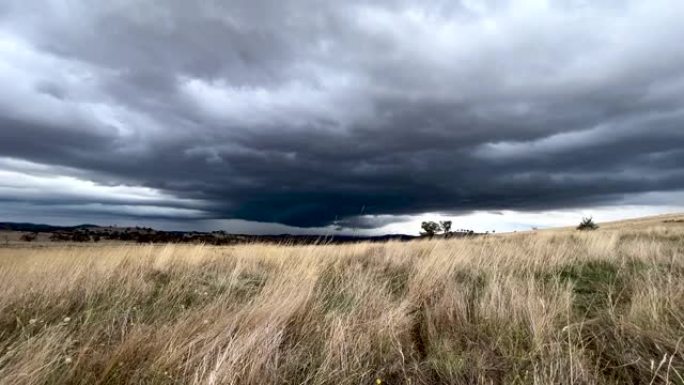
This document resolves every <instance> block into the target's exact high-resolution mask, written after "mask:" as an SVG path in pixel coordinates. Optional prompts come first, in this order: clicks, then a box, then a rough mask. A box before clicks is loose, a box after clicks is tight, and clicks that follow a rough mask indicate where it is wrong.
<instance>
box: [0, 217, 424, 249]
mask: <svg viewBox="0 0 684 385" xmlns="http://www.w3.org/2000/svg"><path fill="white" fill-rule="evenodd" d="M3 230H4V231H14V232H24V233H47V234H48V235H49V238H48V239H49V240H50V241H54V242H99V241H100V240H109V241H124V242H137V243H206V244H213V245H227V244H237V243H252V242H267V243H292V244H317V243H333V244H339V243H352V242H386V241H410V240H413V239H415V238H417V237H415V236H412V235H406V234H386V235H379V236H354V235H341V234H322V235H293V234H274V235H249V234H229V233H226V232H224V231H213V232H200V231H163V230H155V229H152V228H148V227H105V226H98V225H92V224H82V225H78V226H53V225H46V224H35V223H14V222H0V231H3Z"/></svg>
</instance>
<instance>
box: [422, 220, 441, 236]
mask: <svg viewBox="0 0 684 385" xmlns="http://www.w3.org/2000/svg"><path fill="white" fill-rule="evenodd" d="M420 227H421V228H422V229H423V231H422V232H421V233H420V235H424V236H428V237H430V238H432V237H433V236H434V235H435V234H437V233H438V232H440V231H441V230H442V228H441V226H440V225H439V223H437V222H433V221H427V222H423V223H422V224H421V225H420Z"/></svg>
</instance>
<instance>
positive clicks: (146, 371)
mask: <svg viewBox="0 0 684 385" xmlns="http://www.w3.org/2000/svg"><path fill="white" fill-rule="evenodd" d="M683 254H684V237H682V236H681V234H680V235H679V236H677V233H676V232H675V233H673V232H672V230H670V229H667V230H658V229H650V230H648V231H637V230H628V231H621V230H611V231H608V230H606V231H604V230H599V231H596V232H592V233H587V234H584V233H582V234H578V233H572V232H568V233H560V232H559V233H538V234H519V235H512V236H497V237H490V238H477V239H465V240H463V239H461V240H431V241H418V242H412V243H387V244H367V243H364V244H353V245H343V246H272V245H260V244H254V245H244V246H236V247H230V248H218V247H202V246H182V245H176V246H104V247H92V248H84V247H73V248H70V247H60V248H57V247H48V248H34V249H30V248H25V249H0V384H12V385H18V384H372V383H375V382H376V380H377V379H380V380H381V381H382V382H383V383H386V384H436V383H445V384H515V383H519V384H649V383H653V384H656V383H657V384H664V383H668V382H669V383H676V384H684V379H682V376H684V355H683V354H682V352H683V351H684V342H683V341H682V339H683V337H684V259H683Z"/></svg>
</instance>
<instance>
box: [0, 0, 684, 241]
mask: <svg viewBox="0 0 684 385" xmlns="http://www.w3.org/2000/svg"><path fill="white" fill-rule="evenodd" d="M682 18H684V3H682V2H681V1H675V0H649V1H646V0H643V1H635V0H632V1H620V2H617V1H591V2H585V1H579V0H577V1H572V0H565V1H542V0H534V1H533V0H527V1H515V2H513V1H503V0H501V1H496V0H491V1H484V2H474V1H465V0H464V1H461V2H458V1H439V0H435V1H423V2H419V3H416V2H408V1H390V0H387V1H381V2H361V1H345V2H318V1H307V0H298V1H265V0H259V1H200V2H194V1H184V0H183V1H181V0H174V1H168V2H164V4H163V5H161V4H160V3H159V2H156V1H152V0H142V1H124V0H116V1H110V2H96V3H93V2H86V1H72V2H63V3H60V2H47V1H45V2H44V1H31V2H27V1H15V0H9V1H5V2H3V4H2V5H0V87H2V89H3V92H2V93H1V95H0V157H4V158H7V159H13V160H18V161H25V162H28V163H26V164H38V165H49V166H51V167H55V170H61V171H60V172H62V173H63V174H62V175H67V176H71V177H74V178H77V179H78V180H87V181H92V182H93V183H95V184H99V185H103V186H110V187H112V186H117V185H126V186H142V187H141V188H146V189H149V190H140V191H143V192H142V194H143V195H145V194H152V195H151V196H150V197H148V198H149V199H148V198H146V199H144V200H142V201H140V200H135V199H131V200H130V201H128V200H127V198H126V197H127V196H129V195H126V194H123V195H121V196H120V199H118V200H115V201H116V202H114V204H117V205H125V206H126V207H128V209H127V210H126V211H124V212H125V213H126V215H130V214H131V213H132V212H135V209H131V208H130V207H136V206H138V207H143V206H144V207H148V206H150V207H151V206H154V207H167V208H169V209H171V211H170V212H169V213H166V214H164V215H168V216H172V217H173V216H174V215H178V216H180V217H182V216H184V215H189V217H192V218H207V219H225V218H236V219H245V220H252V221H263V222H277V223H282V224H287V225H294V226H301V227H314V226H325V225H328V224H331V223H333V222H336V223H354V224H355V225H360V226H376V225H378V223H380V222H383V223H384V221H385V219H383V218H387V217H381V218H380V219H378V220H376V221H373V220H371V221H370V222H368V220H366V219H363V218H361V217H359V216H360V215H395V216H404V215H414V214H420V213H425V212H442V213H464V212H469V211H472V210H504V209H515V210H544V209H554V208H566V207H579V206H592V205H597V204H610V203H611V202H618V201H621V200H622V199H624V198H625V197H629V196H632V195H635V194H642V193H648V192H677V191H682V190H684V167H683V166H682V165H684V151H683V150H682V148H684V108H683V106H684V103H683V102H684V50H681V49H680V48H679V45H680V44H679V42H681V41H682V40H683V39H684V24H682V23H681V20H682ZM0 165H1V164H0ZM6 167H8V166H6ZM32 167H33V166H32ZM8 175H9V174H8ZM12 175H14V174H12ZM17 183H18V182H17ZM26 183H29V182H26ZM31 183H39V181H33V182H31ZM65 183H67V182H65ZM0 185H2V182H0ZM49 186H50V185H49V184H48V185H47V189H44V190H42V191H44V194H43V195H42V196H41V195H40V194H38V195H36V196H34V197H31V198H26V197H23V196H21V194H19V193H16V192H14V193H13V192H12V191H17V188H18V187H17V186H14V187H12V188H14V190H13V189H12V188H9V187H7V188H5V189H0V199H3V200H4V201H5V202H11V201H15V202H23V203H22V205H24V204H31V202H34V203H35V204H36V205H47V207H49V206H50V202H57V203H59V204H60V205H67V206H66V207H67V208H66V209H65V208H64V206H59V210H67V211H68V210H72V211H73V212H74V215H76V216H77V215H78V212H79V208H78V205H75V206H70V204H76V203H78V202H84V201H85V202H90V203H102V204H113V203H112V202H111V199H110V198H103V196H104V195H107V196H109V195H111V194H116V190H113V192H112V191H110V190H106V189H105V190H102V191H100V190H98V192H97V193H93V194H91V195H88V197H87V199H86V198H85V197H84V196H82V195H79V194H75V193H74V194H71V195H70V194H64V196H62V197H58V198H56V200H55V198H53V197H51V192H50V191H49ZM65 186H66V185H65ZM0 187H1V186H0ZM140 191H138V190H134V191H132V192H131V191H128V192H127V193H130V194H131V195H130V196H136V194H140V193H141V192H140ZM155 194H156V195H155ZM141 202H142V203H141ZM642 203H645V204H647V203H648V202H642ZM8 204H9V203H8ZM97 207H99V206H97ZM173 209H177V210H176V211H173ZM92 210H97V208H92ZM103 212H107V211H106V210H105V211H103ZM146 213H149V214H146ZM188 213H190V214H188ZM139 214H140V215H142V216H146V215H149V216H151V217H157V216H158V214H157V212H156V211H154V210H153V211H149V210H148V211H145V210H143V209H141V211H140V212H139ZM378 221H379V222H378ZM366 222H368V224H366ZM371 222H372V223H371Z"/></svg>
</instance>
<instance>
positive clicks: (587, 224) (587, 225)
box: [577, 217, 599, 231]
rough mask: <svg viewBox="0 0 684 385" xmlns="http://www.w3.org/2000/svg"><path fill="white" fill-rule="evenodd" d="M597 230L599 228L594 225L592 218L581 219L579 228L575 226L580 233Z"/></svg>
mask: <svg viewBox="0 0 684 385" xmlns="http://www.w3.org/2000/svg"><path fill="white" fill-rule="evenodd" d="M598 228H599V226H598V225H597V224H596V223H594V219H593V218H592V217H588V218H582V222H580V224H579V226H577V230H580V231H587V230H596V229H598Z"/></svg>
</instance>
